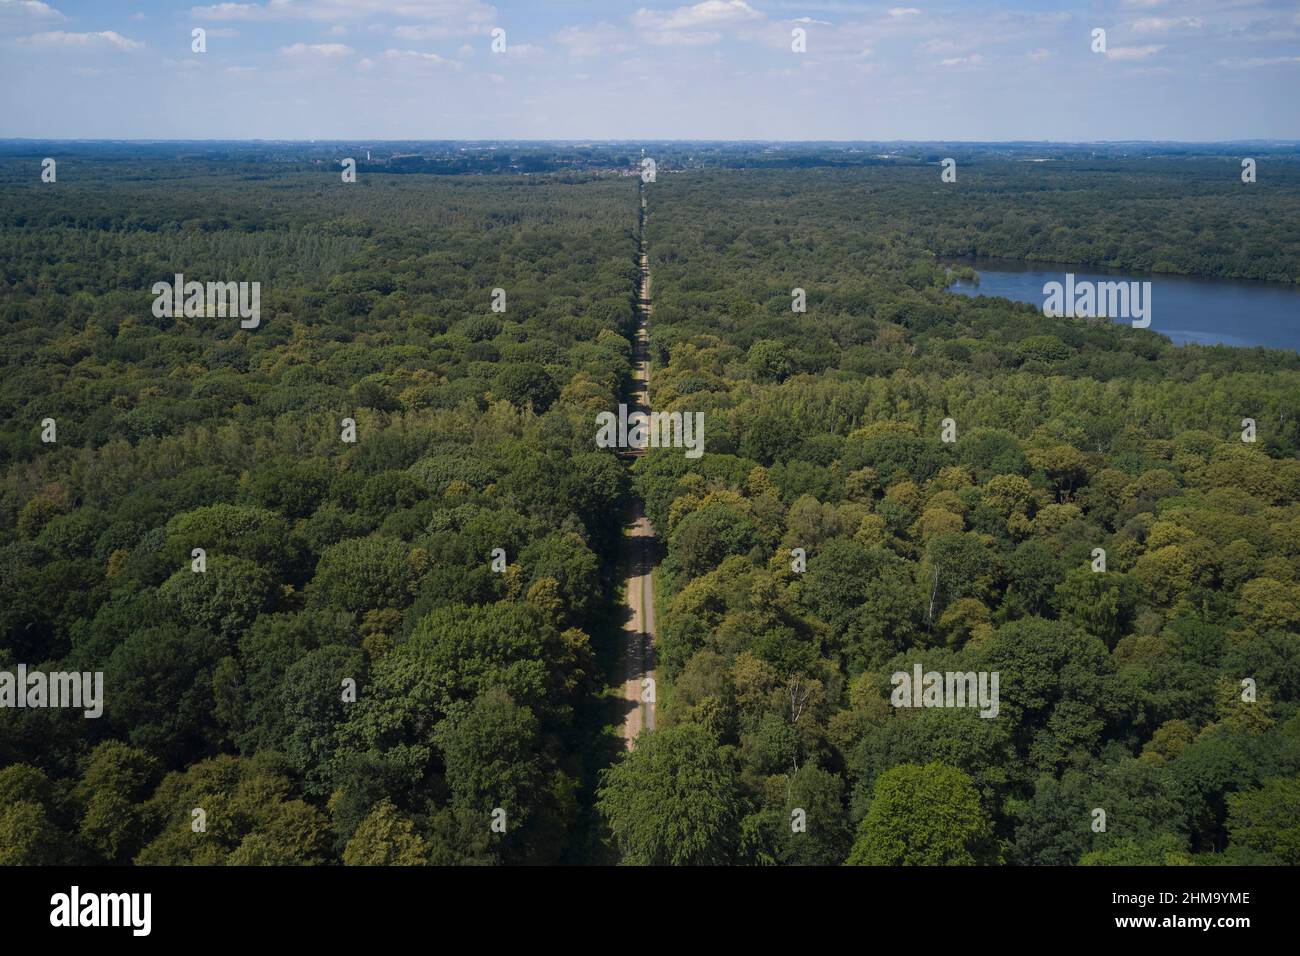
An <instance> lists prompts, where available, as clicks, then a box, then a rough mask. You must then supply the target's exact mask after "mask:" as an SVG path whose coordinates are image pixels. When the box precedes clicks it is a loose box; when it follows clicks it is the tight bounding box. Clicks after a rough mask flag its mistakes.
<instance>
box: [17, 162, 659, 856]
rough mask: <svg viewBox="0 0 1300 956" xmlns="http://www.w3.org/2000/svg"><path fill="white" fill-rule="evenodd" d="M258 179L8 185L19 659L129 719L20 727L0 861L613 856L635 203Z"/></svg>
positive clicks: (545, 190)
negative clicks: (604, 635)
mask: <svg viewBox="0 0 1300 956" xmlns="http://www.w3.org/2000/svg"><path fill="white" fill-rule="evenodd" d="M231 165H232V164H229V163H228V164H227V165H226V166H225V167H217V166H214V167H203V166H198V167H196V166H195V165H194V164H191V163H187V162H184V161H178V162H174V163H160V164H156V165H152V166H148V165H146V166H145V167H143V168H137V169H135V170H134V171H133V173H132V175H131V176H130V177H123V176H122V175H121V173H122V171H123V170H122V167H121V166H120V165H118V164H113V165H109V164H100V165H98V166H96V165H94V164H93V163H87V164H86V165H85V166H84V167H82V168H78V165H77V164H76V163H75V162H72V161H68V162H65V163H63V164H61V169H60V178H59V183H58V184H57V186H47V187H46V188H44V189H42V188H41V187H42V184H40V183H39V182H38V183H37V184H36V188H35V189H31V188H28V187H27V186H26V182H27V180H28V179H30V177H28V176H27V175H26V170H25V169H24V170H22V171H21V178H22V181H23V183H24V185H21V186H20V185H17V181H18V179H19V177H20V170H19V169H18V166H19V164H18V163H17V162H15V163H12V164H10V165H9V166H8V167H7V168H6V169H5V175H6V179H7V182H6V188H5V189H4V191H3V193H2V194H0V195H2V196H3V199H0V204H2V205H0V221H3V223H4V229H3V232H2V233H0V243H2V245H3V253H2V255H0V258H2V259H3V262H4V267H3V268H4V287H3V291H2V292H0V301H2V305H0V315H2V318H0V325H2V328H3V336H4V350H3V354H4V363H5V369H4V371H5V374H4V379H3V384H2V385H0V405H2V406H3V410H4V414H3V420H4V426H3V432H2V433H0V465H3V468H4V476H3V484H2V485H0V528H2V529H3V536H4V546H3V548H2V549H0V615H2V616H0V667H11V666H12V665H16V664H17V663H26V664H27V665H29V666H30V667H32V668H36V667H38V666H40V667H41V668H43V669H44V670H47V671H53V670H77V671H98V670H102V671H103V672H104V674H105V678H104V680H105V686H106V691H105V697H106V705H105V713H104V716H103V717H102V718H101V719H99V720H86V719H84V718H83V717H82V715H81V714H80V713H79V712H68V711H66V710H65V711H60V710H54V709H44V710H37V709H28V710H4V711H3V712H0V861H3V862H5V863H15V862H29V863H30V862H60V861H73V862H129V861H133V860H134V861H135V862H138V863H184V862H199V863H223V862H229V863H323V862H327V861H338V860H342V861H344V862H349V863H383V862H411V861H413V860H428V861H432V862H439V863H468V862H519V861H524V862H548V861H557V860H561V859H569V860H572V859H590V858H593V857H597V856H599V854H600V852H601V851H600V849H599V847H598V846H596V845H595V842H594V840H595V838H594V835H593V834H594V827H592V826H591V825H590V824H589V823H584V819H586V818H587V817H589V816H590V811H589V809H588V808H589V805H590V799H589V798H587V797H586V796H585V794H586V791H587V790H588V789H589V788H590V785H591V780H592V778H593V775H594V772H595V766H596V763H597V762H598V761H600V760H601V759H602V753H603V750H602V747H603V743H602V740H603V738H602V737H601V736H600V729H601V726H602V723H603V721H604V719H605V718H604V715H603V713H602V712H601V709H600V707H601V705H600V700H599V696H598V690H599V687H600V685H601V682H602V680H603V671H604V670H605V669H607V668H608V666H609V663H608V661H602V659H601V654H602V653H605V654H607V653H608V649H607V648H606V649H602V648H601V647H599V646H597V645H596V644H595V643H593V639H592V638H593V633H595V632H598V630H599V629H600V628H601V627H604V626H606V625H605V623H604V620H605V618H606V617H607V616H608V615H609V613H610V608H609V604H610V601H611V594H612V587H611V585H610V584H609V582H608V580H607V578H608V573H607V568H608V567H610V566H612V564H613V560H614V558H613V550H614V548H615V547H616V545H617V542H618V540H619V536H620V528H619V521H620V515H621V513H622V510H623V501H624V498H625V496H626V493H627V476H626V473H625V470H624V468H623V466H622V465H621V464H619V463H618V462H617V460H616V459H615V458H614V457H613V456H611V455H609V454H607V453H604V452H601V451H599V450H598V449H596V448H595V447H594V445H593V444H592V441H591V433H590V427H589V420H590V413H589V412H588V411H586V410H588V409H594V408H604V407H608V406H610V405H611V404H613V403H614V402H615V396H616V394H617V391H618V388H619V385H620V382H621V381H622V379H623V378H624V377H625V376H626V374H627V368H628V354H629V344H628V340H627V334H628V325H629V323H630V322H631V318H632V307H631V300H632V296H633V279H634V276H635V273H636V264H635V237H634V227H635V222H636V217H635V210H634V208H633V203H632V195H633V192H632V190H631V188H630V187H629V186H628V185H627V184H626V183H620V182H618V181H616V180H613V179H608V178H607V179H603V180H600V179H594V178H592V177H587V178H586V179H584V180H582V181H580V182H573V183H563V182H557V181H547V182H542V181H537V180H528V179H524V178H521V177H513V176H501V177H491V178H486V177H484V178H450V177H438V178H433V177H413V176H392V177H385V178H382V179H377V180H374V181H371V180H368V179H365V178H363V179H362V181H360V182H358V183H356V184H349V185H344V184H343V183H342V182H341V181H340V178H339V176H338V174H337V173H335V174H331V175H330V176H329V178H328V179H326V178H325V177H323V176H322V175H321V174H319V173H307V172H302V173H289V174H283V173H282V172H281V171H279V170H275V169H273V168H269V167H262V166H258V165H256V164H249V163H245V164H242V165H235V166H234V168H233V169H232V168H230V167H231ZM174 272H183V273H186V274H188V275H190V276H193V277H197V278H199V279H218V280H225V279H240V280H250V281H251V280H259V281H261V283H262V284H263V295H262V321H261V324H260V326H259V327H258V328H256V329H252V330H244V329H241V328H240V323H239V321H238V320H237V319H221V318H197V319H185V318H180V319H157V318H154V317H153V315H152V313H151V309H150V305H151V302H152V300H153V297H152V295H151V294H150V293H149V287H150V285H151V284H152V283H153V282H154V281H157V280H159V279H167V278H170V276H171V274H172V273H174ZM494 288H501V289H504V290H506V292H507V297H506V299H505V303H504V304H505V310H504V311H502V312H494V311H493V310H492V308H491V303H492V290H493V289H494ZM46 418H52V419H54V420H55V422H56V423H57V442H56V443H53V444H46V443H42V441H41V433H42V427H41V422H42V421H43V420H44V419H46ZM344 418H352V419H354V420H355V423H356V441H355V443H347V442H344V441H343V440H342V439H341V436H342V434H343V432H342V426H341V423H342V420H343V419H344ZM194 547H203V548H205V550H206V560H207V568H206V572H205V573H201V574H199V573H193V571H192V570H191V549H192V548H194ZM494 549H503V550H504V552H505V564H504V568H503V570H501V571H500V572H497V571H494V570H493V568H492V559H493V552H494ZM345 679H351V680H354V681H355V682H356V684H357V685H358V688H359V689H358V693H357V699H356V702H355V703H350V702H344V701H343V699H342V693H341V690H340V687H341V684H342V682H343V681H344V680H345ZM195 808H199V809H203V810H204V811H205V813H206V814H207V819H208V821H209V828H208V830H207V832H206V833H202V834H200V833H195V832H193V830H192V827H191V812H192V810H193V809H195ZM497 808H500V809H502V810H504V812H505V823H506V826H505V833H504V834H501V833H496V832H494V831H492V830H490V829H489V812H490V811H491V810H494V809H497Z"/></svg>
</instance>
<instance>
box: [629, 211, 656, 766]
mask: <svg viewBox="0 0 1300 956" xmlns="http://www.w3.org/2000/svg"><path fill="white" fill-rule="evenodd" d="M640 202H641V209H640V213H639V222H640V230H639V237H638V241H639V250H640V257H641V280H640V293H639V295H638V297H637V330H636V341H635V342H633V345H632V383H631V384H632V388H631V395H630V399H631V401H630V402H629V408H628V413H629V414H631V413H632V412H643V413H645V414H649V412H650V311H651V304H650V260H649V257H648V256H647V255H646V251H645V218H646V207H645V197H644V195H641V196H640ZM641 454H644V450H643V449H632V450H630V452H629V457H630V459H631V460H632V461H635V460H636V458H637V457H638V456H640V455H641ZM629 524H630V526H631V528H630V531H629V533H628V534H627V535H626V536H625V537H624V539H623V540H624V562H623V567H624V569H625V578H624V584H625V588H626V593H627V611H628V616H627V620H626V622H625V623H624V625H623V635H624V645H623V661H624V681H623V702H624V708H625V714H624V718H623V746H624V747H625V748H627V749H629V750H630V749H631V748H632V743H633V741H634V740H635V739H636V736H637V734H639V733H641V731H642V730H647V731H650V730H654V729H655V696H656V695H655V684H654V676H655V669H654V668H655V662H654V658H655V647H654V645H655V587H654V566H655V563H656V560H657V556H658V553H659V547H658V546H659V539H658V538H657V537H656V535H655V530H654V528H653V527H652V526H651V525H650V520H649V519H648V518H646V516H645V502H643V501H642V500H641V499H640V497H634V499H633V502H632V508H631V514H630V521H629Z"/></svg>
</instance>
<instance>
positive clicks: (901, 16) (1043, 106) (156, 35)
mask: <svg viewBox="0 0 1300 956" xmlns="http://www.w3.org/2000/svg"><path fill="white" fill-rule="evenodd" d="M195 27H201V28H203V29H205V30H206V31H207V52H205V53H194V52H192V50H191V30H192V29H193V28H195ZM494 28H499V29H502V30H504V31H505V45H506V49H505V52H493V50H492V36H491V33H492V30H493V29H494ZM1095 28H1102V29H1105V30H1106V52H1105V53H1099V52H1094V51H1093V50H1092V49H1091V46H1092V44H1093V40H1092V32H1093V30H1094V29H1095ZM796 29H801V30H803V31H805V34H806V52H803V53H796V52H794V51H793V50H792V49H791V44H792V31H794V30H796ZM1298 92H1300V3H1297V2H1296V0H1188V2H1177V0H1084V2H1068V0H1059V2H1052V0H1039V2H1025V0H1020V2H1014V0H947V2H940V3H931V2H928V0H890V2H888V3H882V4H877V3H863V2H855V0H823V2H814V3H802V2H801V3H795V2H779V0H770V2H765V0H703V2H700V3H659V2H653V0H636V2H621V0H601V2H593V0H526V2H524V0H500V2H495V3H488V2H485V0H258V2H247V3H245V2H221V3H216V4H197V5H191V4H185V3H172V2H163V0H138V2H130V0H47V2H42V0H0V137H53V138H130V139H170V138H196V139H243V138H263V139H310V138H315V139H331V138H339V139H353V138H369V139H460V138H473V139H493V138H510V139H778V140H808V139H837V140H852V139H868V140H882V139H884V140H888V139H943V140H1006V139H1055V140H1071V141H1085V140H1086V141H1091V140H1130V139H1174V140H1202V141H1204V140H1222V139H1244V138H1265V139H1300V96H1298V95H1297V93H1298Z"/></svg>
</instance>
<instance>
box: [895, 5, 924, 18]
mask: <svg viewBox="0 0 1300 956" xmlns="http://www.w3.org/2000/svg"><path fill="white" fill-rule="evenodd" d="M920 15H921V11H920V10H918V9H916V7H891V8H890V11H889V16H890V18H891V19H894V20H901V19H903V17H918V16H920Z"/></svg>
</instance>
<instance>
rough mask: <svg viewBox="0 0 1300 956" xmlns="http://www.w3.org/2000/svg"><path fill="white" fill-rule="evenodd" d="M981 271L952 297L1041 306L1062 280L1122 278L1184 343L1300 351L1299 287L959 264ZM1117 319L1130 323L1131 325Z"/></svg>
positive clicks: (1048, 266)
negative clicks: (1142, 291)
mask: <svg viewBox="0 0 1300 956" xmlns="http://www.w3.org/2000/svg"><path fill="white" fill-rule="evenodd" d="M954 265H968V266H971V267H972V268H973V269H974V270H975V271H976V272H977V273H979V277H980V281H979V284H978V285H976V284H974V283H972V282H969V281H964V280H958V281H957V282H955V283H953V285H952V286H951V287H950V289H949V291H952V292H958V293H961V294H962V295H972V296H973V295H988V296H1002V297H1003V298H1007V299H1011V300H1013V301H1015V302H1028V303H1029V304H1030V305H1033V306H1037V307H1038V308H1042V306H1043V301H1044V299H1045V298H1046V297H1045V296H1044V294H1043V286H1044V284H1046V283H1048V282H1060V283H1062V284H1064V282H1065V274H1066V273H1067V272H1072V273H1074V280H1075V282H1076V283H1078V282H1082V281H1085V280H1087V281H1091V282H1102V281H1110V282H1114V281H1115V280H1116V279H1117V278H1123V279H1128V280H1130V281H1138V282H1142V281H1149V282H1150V283H1151V313H1150V314H1151V325H1150V326H1149V328H1150V329H1151V331H1153V332H1159V333H1160V334H1161V335H1166V336H1168V337H1169V338H1171V339H1173V341H1174V342H1176V343H1177V344H1179V345H1186V344H1187V343H1189V342H1195V343H1198V344H1200V345H1234V346H1239V347H1243V346H1245V347H1248V346H1253V345H1262V346H1265V347H1267V348H1274V349H1294V350H1296V351H1300V286H1294V285H1283V284H1281V283H1274V282H1255V281H1251V280H1249V279H1206V278H1200V277H1193V276H1171V275H1142V274H1138V273H1129V272H1121V271H1120V270H1118V269H1106V268H1102V267H1100V266H1069V265H1061V264H1060V263H1046V262H1021V261H1019V260H1016V259H984V258H980V259H959V260H956V261H955V262H954ZM1116 321H1120V322H1125V323H1126V322H1127V321H1128V320H1126V319H1123V320H1121V319H1117V320H1116Z"/></svg>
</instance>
